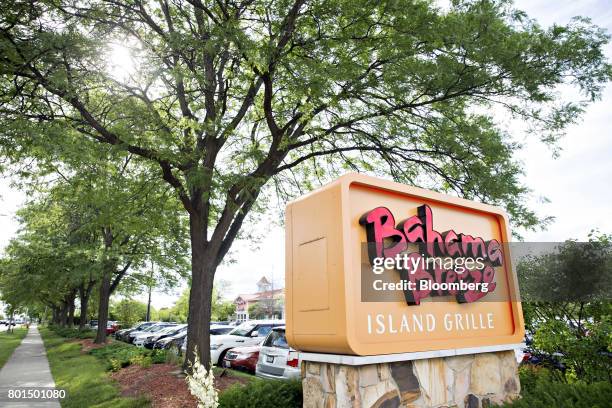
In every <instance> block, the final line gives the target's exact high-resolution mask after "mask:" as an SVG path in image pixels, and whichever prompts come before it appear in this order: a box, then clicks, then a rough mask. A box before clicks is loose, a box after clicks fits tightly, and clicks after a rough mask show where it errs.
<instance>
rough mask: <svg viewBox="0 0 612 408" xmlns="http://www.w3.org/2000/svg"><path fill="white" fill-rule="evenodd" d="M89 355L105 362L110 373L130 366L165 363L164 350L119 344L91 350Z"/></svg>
mask: <svg viewBox="0 0 612 408" xmlns="http://www.w3.org/2000/svg"><path fill="white" fill-rule="evenodd" d="M89 354H91V355H92V356H95V357H97V358H98V359H100V360H102V361H104V362H106V369H107V370H111V371H117V370H119V369H120V368H123V367H127V366H129V365H131V364H138V365H141V366H143V367H148V366H150V365H151V364H161V363H164V362H166V351H165V350H149V349H146V348H140V347H134V346H132V345H129V344H125V343H119V342H113V343H111V344H108V345H105V346H103V347H99V348H95V349H92V350H91V351H90V352H89Z"/></svg>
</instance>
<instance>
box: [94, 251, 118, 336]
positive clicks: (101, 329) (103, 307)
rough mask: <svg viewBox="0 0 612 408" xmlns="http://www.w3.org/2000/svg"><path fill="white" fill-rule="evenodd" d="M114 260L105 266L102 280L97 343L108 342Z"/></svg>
mask: <svg viewBox="0 0 612 408" xmlns="http://www.w3.org/2000/svg"><path fill="white" fill-rule="evenodd" d="M112 265H113V263H112V262H110V261H107V262H106V265H105V266H104V275H103V276H102V282H100V301H99V304H98V332H97V334H96V340H95V343H96V344H102V343H105V342H106V324H107V323H108V304H109V298H110V286H111V274H112V270H113V269H114V268H111V266H112Z"/></svg>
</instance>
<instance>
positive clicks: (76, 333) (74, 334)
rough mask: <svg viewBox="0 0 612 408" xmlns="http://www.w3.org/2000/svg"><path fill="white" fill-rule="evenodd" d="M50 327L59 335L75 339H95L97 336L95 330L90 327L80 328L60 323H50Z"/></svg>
mask: <svg viewBox="0 0 612 408" xmlns="http://www.w3.org/2000/svg"><path fill="white" fill-rule="evenodd" d="M49 329H50V330H52V331H53V332H54V333H55V334H57V335H58V336H61V337H67V338H73V339H93V338H94V337H95V336H96V334H95V332H93V331H92V330H89V329H85V330H79V329H78V328H75V327H62V326H58V325H49Z"/></svg>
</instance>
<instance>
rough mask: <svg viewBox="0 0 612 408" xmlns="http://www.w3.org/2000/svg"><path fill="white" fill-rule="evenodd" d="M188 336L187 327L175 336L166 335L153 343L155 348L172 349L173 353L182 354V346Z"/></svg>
mask: <svg viewBox="0 0 612 408" xmlns="http://www.w3.org/2000/svg"><path fill="white" fill-rule="evenodd" d="M186 337H187V328H185V329H183V330H181V331H180V332H178V333H177V334H175V335H173V336H166V337H164V338H162V339H160V340H157V341H156V342H155V344H153V348H154V349H162V350H171V351H172V352H173V353H175V354H177V355H180V354H181V346H182V345H183V340H185V338H186Z"/></svg>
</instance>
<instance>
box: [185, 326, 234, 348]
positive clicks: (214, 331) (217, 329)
mask: <svg viewBox="0 0 612 408" xmlns="http://www.w3.org/2000/svg"><path fill="white" fill-rule="evenodd" d="M232 330H234V326H229V325H226V324H211V325H210V339H211V341H212V338H213V336H221V335H223V334H228V333H229V332H231V331H232ZM186 352H187V336H185V338H184V339H183V343H181V348H180V350H179V352H178V354H181V353H182V354H185V353H186Z"/></svg>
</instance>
